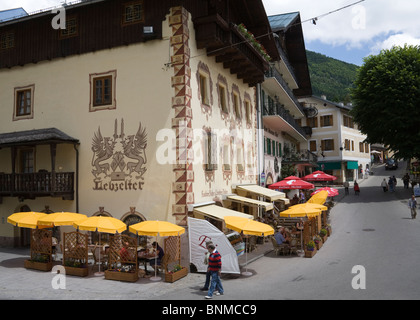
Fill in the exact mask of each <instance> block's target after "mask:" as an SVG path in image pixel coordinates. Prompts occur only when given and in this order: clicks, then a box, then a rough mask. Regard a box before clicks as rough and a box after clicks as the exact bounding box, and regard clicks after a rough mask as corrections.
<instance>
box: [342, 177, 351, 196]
mask: <svg viewBox="0 0 420 320" xmlns="http://www.w3.org/2000/svg"><path fill="white" fill-rule="evenodd" d="M343 186H344V195H348V194H349V187H350V183H349V182H348V181H347V180H346V181H344V183H343Z"/></svg>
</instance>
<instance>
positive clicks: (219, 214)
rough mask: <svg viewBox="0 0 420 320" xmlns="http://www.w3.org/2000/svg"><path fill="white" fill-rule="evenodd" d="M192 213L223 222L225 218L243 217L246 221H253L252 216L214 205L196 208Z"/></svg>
mask: <svg viewBox="0 0 420 320" xmlns="http://www.w3.org/2000/svg"><path fill="white" fill-rule="evenodd" d="M193 212H194V213H199V214H202V215H206V216H210V217H212V218H213V219H218V220H224V218H225V217H227V216H235V217H243V218H248V219H254V216H252V215H250V214H245V213H242V212H238V211H235V210H231V209H227V208H223V207H219V206H217V205H215V204H211V205H208V206H202V207H196V208H194V211H193Z"/></svg>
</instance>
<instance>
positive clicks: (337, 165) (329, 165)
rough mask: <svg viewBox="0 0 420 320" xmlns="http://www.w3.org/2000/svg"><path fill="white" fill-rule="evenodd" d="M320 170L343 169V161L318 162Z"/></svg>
mask: <svg viewBox="0 0 420 320" xmlns="http://www.w3.org/2000/svg"><path fill="white" fill-rule="evenodd" d="M318 170H321V171H324V170H341V162H318Z"/></svg>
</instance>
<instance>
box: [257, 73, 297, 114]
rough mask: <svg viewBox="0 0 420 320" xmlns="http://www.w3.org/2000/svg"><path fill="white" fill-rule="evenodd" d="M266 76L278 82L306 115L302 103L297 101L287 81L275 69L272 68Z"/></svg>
mask: <svg viewBox="0 0 420 320" xmlns="http://www.w3.org/2000/svg"><path fill="white" fill-rule="evenodd" d="M265 76H266V77H267V78H275V79H276V80H277V82H278V83H279V84H280V85H281V86H282V88H283V89H284V90H285V91H286V92H287V95H288V96H289V98H290V99H291V100H292V101H293V103H294V104H295V105H296V108H298V109H299V110H300V112H302V114H305V111H304V110H303V107H302V105H301V104H300V102H299V101H298V100H297V99H296V97H295V95H294V94H293V92H292V90H291V89H290V88H289V86H288V85H287V83H286V81H284V79H283V77H282V76H281V75H280V73H279V72H278V71H277V70H276V69H275V68H273V67H270V69H269V70H268V71H267V72H266V73H265Z"/></svg>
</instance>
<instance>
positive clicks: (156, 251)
mask: <svg viewBox="0 0 420 320" xmlns="http://www.w3.org/2000/svg"><path fill="white" fill-rule="evenodd" d="M152 247H153V256H155V257H156V258H154V259H150V260H149V261H150V266H151V267H152V268H153V269H154V268H155V265H158V266H159V265H160V264H161V262H162V258H163V255H164V254H165V253H164V252H163V249H162V248H161V247H160V246H159V244H158V243H157V242H156V241H155V242H153V243H152Z"/></svg>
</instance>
